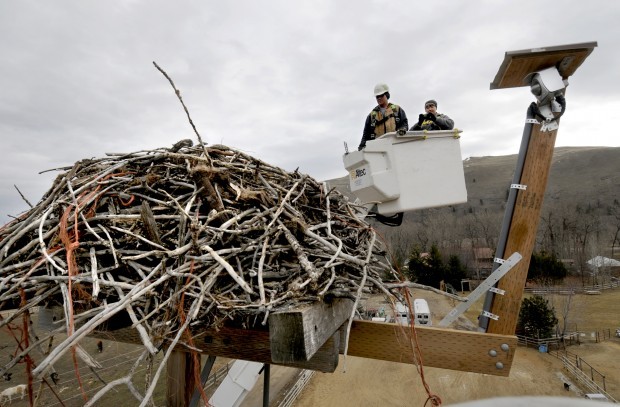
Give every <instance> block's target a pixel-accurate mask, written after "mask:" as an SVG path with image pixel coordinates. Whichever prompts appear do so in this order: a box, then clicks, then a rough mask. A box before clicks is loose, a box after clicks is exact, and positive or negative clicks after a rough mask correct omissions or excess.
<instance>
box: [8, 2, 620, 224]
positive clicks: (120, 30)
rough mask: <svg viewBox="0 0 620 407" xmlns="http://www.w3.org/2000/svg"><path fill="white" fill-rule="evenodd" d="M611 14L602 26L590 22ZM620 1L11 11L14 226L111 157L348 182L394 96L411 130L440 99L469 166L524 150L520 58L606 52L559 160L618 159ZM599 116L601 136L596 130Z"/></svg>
mask: <svg viewBox="0 0 620 407" xmlns="http://www.w3.org/2000/svg"><path fill="white" fill-rule="evenodd" d="M595 9H596V10H605V11H604V12H597V13H592V12H591V10H595ZM619 11H620V3H616V2H608V1H603V0H593V1H590V2H588V3H587V4H586V3H583V2H581V1H578V0H572V1H566V2H563V3H562V4H561V9H560V6H558V4H557V3H550V2H546V3H545V2H539V1H535V0H525V1H522V2H519V3H514V4H512V3H511V4H509V5H506V4H500V3H497V2H493V1H490V0H485V1H479V2H476V3H475V4H474V3H471V2H462V1H457V0H448V1H444V2H442V3H441V4H437V5H433V6H432V7H430V6H429V5H422V4H419V3H414V2H410V3H405V2H380V1H371V0H361V1H357V0H348V1H339V2H332V1H327V0H322V1H312V2H310V1H300V2H287V1H263V2H255V1H250V0H241V1H234V2H209V3H208V4H207V3H205V2H200V1H190V0H183V1H178V2H174V3H171V2H165V1H161V0H160V1H143V0H133V1H125V2H122V3H108V2H88V3H84V2H72V1H68V0H60V1H56V2H54V3H41V2H35V1H28V0H24V1H20V2H2V3H0V36H1V37H2V38H3V41H2V42H0V52H1V53H2V55H3V62H2V64H0V89H1V90H2V93H1V94H0V143H1V144H0V146H1V150H2V153H3V160H2V162H1V163H0V166H2V168H1V171H0V174H1V175H0V223H4V222H6V221H7V220H9V215H16V214H18V213H19V212H20V211H22V210H24V209H26V205H25V203H24V202H23V201H22V200H21V198H20V197H19V195H18V194H17V192H16V191H15V189H14V188H13V185H14V184H16V185H17V186H18V187H19V188H20V190H21V191H22V192H23V193H24V194H25V195H26V196H27V198H28V199H29V200H30V201H32V202H33V203H35V202H36V201H38V199H39V198H40V197H41V196H42V195H43V193H44V192H45V191H46V190H47V189H48V188H49V187H50V186H51V182H52V180H53V178H54V175H55V173H45V174H43V175H39V174H38V173H39V172H40V171H43V170H46V169H50V168H56V167H63V166H69V165H72V164H73V163H74V162H76V161H78V160H80V159H82V158H89V157H96V156H103V155H104V154H105V153H106V152H131V151H138V150H143V149H152V148H157V147H163V146H169V145H172V144H173V143H174V142H176V141H178V140H179V139H182V138H194V133H193V130H192V129H191V127H190V126H189V123H188V122H187V118H186V117H185V113H184V112H183V110H182V107H181V106H180V104H179V102H178V100H177V99H176V97H175V95H174V93H173V91H172V89H171V87H170V85H169V84H168V82H167V81H166V80H165V78H164V77H163V76H162V75H161V74H160V73H159V72H158V71H157V70H156V69H155V68H154V66H153V65H152V61H156V62H157V63H158V64H159V65H160V66H161V67H162V68H163V69H165V70H166V72H167V73H168V74H169V75H170V76H171V77H172V78H173V80H174V82H175V84H176V85H177V87H178V88H179V89H180V90H181V94H182V96H183V100H184V102H185V103H186V104H187V106H188V108H189V110H190V113H191V115H192V119H193V120H194V123H195V124H196V126H197V128H198V130H199V131H200V133H201V135H202V137H203V138H204V139H205V140H206V141H207V142H209V143H224V144H227V145H229V146H232V147H236V148H239V149H241V150H243V151H245V152H247V153H249V154H252V155H254V156H256V157H257V158H259V159H261V160H263V161H267V162H269V163H271V164H273V165H278V166H280V167H282V168H284V169H287V170H294V169H295V168H297V167H299V168H300V171H302V172H306V173H309V174H310V175H312V176H313V177H315V178H317V179H326V178H333V177H339V176H343V175H345V170H344V169H343V167H342V157H341V156H342V153H343V152H344V147H343V143H344V142H347V143H348V144H349V147H350V148H356V146H357V144H358V143H359V139H360V136H361V130H362V127H363V121H364V119H365V117H366V115H367V114H368V112H369V111H370V109H372V107H373V106H374V98H373V96H372V87H373V86H374V84H375V83H377V82H382V81H383V82H387V83H388V84H389V85H390V87H391V89H392V92H391V93H392V101H393V102H395V103H397V104H400V105H401V106H402V107H403V108H404V109H405V111H406V112H407V114H408V115H409V117H410V118H411V119H413V118H414V117H416V116H417V114H418V113H419V112H420V111H421V109H422V105H423V103H424V101H425V100H426V99H429V98H435V99H437V100H438V101H439V111H442V112H445V113H448V114H449V115H450V116H452V117H453V118H454V119H455V120H456V124H457V127H459V128H462V129H464V130H465V131H464V133H463V136H462V138H461V148H462V153H463V157H467V156H481V155H497V154H515V153H517V152H518V148H519V144H520V138H521V133H522V127H523V119H524V116H525V109H526V108H527V106H528V105H529V103H530V102H531V100H532V97H531V95H530V94H529V91H528V90H527V89H525V88H518V89H506V90H499V91H490V90H489V83H490V82H491V81H492V79H493V78H494V76H495V73H496V72H497V69H498V67H499V65H500V63H501V61H502V60H503V57H504V53H505V52H506V51H512V50H519V49H528V48H535V47H541V46H551V45H562V44H570V43H579V42H588V41H598V43H599V48H597V49H595V50H594V52H593V54H592V55H591V56H590V57H589V58H588V60H586V62H585V63H584V65H583V66H582V67H581V68H580V69H579V70H578V72H577V73H576V74H575V75H574V77H573V78H571V85H570V86H569V89H568V93H567V99H568V106H569V109H568V110H567V114H566V115H565V117H564V118H563V119H562V126H561V129H560V132H559V134H558V140H557V145H583V144H580V143H588V144H591V145H610V146H618V145H620V141H619V139H618V138H617V137H614V136H612V135H608V134H607V131H608V127H607V126H608V124H609V118H613V117H615V114H616V112H617V111H618V108H619V107H620V106H618V105H619V101H618V85H617V80H616V75H617V74H616V73H617V72H618V71H619V68H620V66H619V65H620V61H619V58H620V56H619V55H618V53H617V52H615V45H616V43H617V39H618V38H620V32H619V30H620V29H619V28H618V24H616V21H615V16H617V15H618V14H619ZM597 117H602V118H605V119H604V120H597V119H595V118H597Z"/></svg>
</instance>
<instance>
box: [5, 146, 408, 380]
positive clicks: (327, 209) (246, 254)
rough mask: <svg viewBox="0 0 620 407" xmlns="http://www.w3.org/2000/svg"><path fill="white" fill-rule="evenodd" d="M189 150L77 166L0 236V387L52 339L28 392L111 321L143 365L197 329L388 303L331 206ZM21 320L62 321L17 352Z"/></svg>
mask: <svg viewBox="0 0 620 407" xmlns="http://www.w3.org/2000/svg"><path fill="white" fill-rule="evenodd" d="M192 144H193V143H192V142H191V141H190V140H182V141H180V142H179V143H177V144H175V146H174V147H173V148H162V149H157V150H152V151H140V152H136V153H130V154H123V155H121V154H109V155H107V157H105V158H98V159H87V160H82V161H79V162H77V163H76V164H75V165H74V166H73V167H72V168H66V169H65V170H67V171H66V172H64V173H63V174H60V175H59V176H58V177H57V178H56V180H55V182H54V184H53V185H52V187H51V189H50V190H49V191H48V192H47V193H46V194H45V195H44V197H43V198H42V199H41V201H40V202H39V203H38V205H36V206H35V207H33V208H32V209H30V210H29V211H28V212H26V213H24V214H23V215H21V216H20V217H19V219H16V220H14V221H12V222H10V223H8V224H7V225H5V226H4V227H2V228H1V229H0V307H2V309H4V310H7V309H12V310H13V311H12V312H10V313H8V317H7V316H6V315H7V313H3V314H4V316H3V317H2V319H1V321H0V326H2V327H8V328H10V329H11V330H15V329H17V330H19V331H20V332H21V335H22V341H21V343H20V344H19V350H18V351H17V352H15V353H14V356H15V357H14V358H13V359H12V360H11V361H9V362H8V363H7V364H5V365H4V366H1V367H0V374H2V373H6V372H8V371H9V370H10V369H11V368H12V367H14V366H15V365H16V363H18V362H19V361H21V360H22V359H23V358H24V357H25V356H26V355H30V354H31V351H32V350H33V349H34V348H36V347H37V346H38V347H40V345H41V343H43V341H45V340H46V339H49V338H51V337H53V335H54V334H55V333H56V334H57V333H63V334H64V333H66V334H67V338H66V339H65V340H64V341H62V342H60V343H59V344H57V345H56V346H55V347H54V349H53V350H52V351H51V352H49V353H48V354H47V355H46V356H45V357H41V358H38V360H36V363H35V362H34V359H33V364H32V367H33V369H32V374H33V377H34V378H41V377H42V376H44V375H46V374H48V373H49V371H50V367H53V364H54V362H55V361H57V360H58V359H59V358H60V357H61V356H62V355H64V354H65V353H66V352H67V351H68V350H70V349H72V352H73V351H74V350H75V348H78V349H79V348H80V347H79V341H80V340H81V339H83V338H84V337H85V336H87V335H89V334H90V333H92V332H93V331H95V330H102V329H103V330H104V329H105V327H106V324H108V323H110V321H112V320H113V319H114V318H115V317H117V316H118V315H121V314H123V315H125V317H127V316H128V317H129V318H130V319H131V322H130V323H129V325H131V327H132V328H134V329H136V330H137V331H138V333H139V335H140V338H141V340H142V342H143V344H144V346H145V348H146V350H148V351H149V352H150V353H151V354H154V353H157V352H158V351H159V350H160V349H162V347H169V346H172V345H174V344H176V343H177V342H178V341H184V342H187V341H191V336H192V335H193V334H194V332H196V331H198V330H199V329H206V328H218V327H221V326H224V325H227V326H228V325H232V326H234V327H237V328H244V327H252V326H257V325H264V324H265V323H266V321H267V319H268V316H269V314H270V313H271V312H274V311H278V310H287V309H291V308H295V307H298V306H299V305H304V304H308V303H315V302H320V301H328V300H329V299H330V298H334V297H348V298H351V299H352V300H354V301H357V300H359V298H360V296H361V294H362V292H363V291H364V290H365V291H368V290H370V289H371V288H372V286H376V288H378V289H380V290H382V291H383V292H385V293H386V294H389V295H394V294H396V295H397V296H398V294H397V293H395V292H390V289H389V288H387V287H386V286H385V285H383V283H382V277H385V276H386V275H390V273H393V270H392V268H391V267H390V266H389V262H387V261H386V260H385V258H383V257H382V256H383V255H384V254H385V251H384V250H383V249H382V248H381V247H380V245H379V242H378V241H377V239H376V237H375V236H376V235H375V232H374V231H373V229H372V228H371V227H369V225H368V224H366V223H365V222H363V221H361V220H359V219H358V218H357V216H356V208H355V207H353V206H352V205H350V204H349V203H348V201H347V198H346V197H345V196H343V195H342V194H340V193H339V192H337V191H336V190H334V189H331V190H326V187H325V185H324V184H322V183H319V182H317V181H315V180H314V179H312V178H311V177H309V176H308V175H304V174H301V173H299V172H297V171H295V172H286V171H284V170H282V169H280V168H277V167H273V166H271V165H268V164H266V163H264V162H262V161H260V160H258V159H256V158H253V157H251V156H248V155H246V154H244V153H242V152H240V151H237V150H235V149H232V148H229V147H225V146H221V145H213V146H209V147H207V146H206V145H203V144H199V145H196V146H193V145H192ZM34 307H40V308H42V309H43V308H46V309H48V308H50V307H62V308H61V309H62V317H61V318H60V319H59V320H57V321H56V323H60V327H58V328H57V329H56V330H55V331H54V330H52V331H51V332H50V333H49V335H48V336H46V337H43V336H40V337H38V338H37V339H38V340H37V341H28V340H27V339H26V340H24V339H23V338H24V334H23V330H27V329H28V326H27V325H28V324H27V323H23V324H22V318H28V315H29V313H30V312H31V311H32V310H33V309H34ZM57 309H59V308H57ZM23 320H24V321H25V320H26V319H23ZM5 329H6V328H5ZM14 336H15V335H14ZM25 336H26V337H27V335H25ZM188 338H189V339H188ZM50 343H51V342H50ZM84 353H85V351H84V350H83V349H81V350H79V352H78V355H79V356H80V357H81V358H82V359H83V360H85V361H87V360H88V359H89V358H88V355H85V354H84ZM32 358H34V355H32ZM87 363H88V362H87Z"/></svg>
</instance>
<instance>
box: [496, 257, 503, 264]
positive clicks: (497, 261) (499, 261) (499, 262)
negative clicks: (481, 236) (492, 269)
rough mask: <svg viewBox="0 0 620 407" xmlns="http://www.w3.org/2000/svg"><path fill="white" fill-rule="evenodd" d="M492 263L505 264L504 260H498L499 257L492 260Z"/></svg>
mask: <svg viewBox="0 0 620 407" xmlns="http://www.w3.org/2000/svg"><path fill="white" fill-rule="evenodd" d="M493 263H497V264H504V263H506V260H504V259H500V258H499V257H496V258H494V259H493Z"/></svg>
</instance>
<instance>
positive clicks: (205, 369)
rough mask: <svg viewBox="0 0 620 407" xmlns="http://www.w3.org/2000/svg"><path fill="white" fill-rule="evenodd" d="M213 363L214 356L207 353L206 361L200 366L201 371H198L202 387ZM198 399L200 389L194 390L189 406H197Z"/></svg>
mask: <svg viewBox="0 0 620 407" xmlns="http://www.w3.org/2000/svg"><path fill="white" fill-rule="evenodd" d="M214 363H215V356H211V355H209V358H208V359H207V363H205V365H204V367H203V368H202V372H200V385H201V386H202V388H203V389H204V387H205V383H206V382H207V379H208V378H209V374H210V373H211V369H212V368H213V364H214ZM199 400H200V391H198V389H196V390H195V391H194V394H193V395H192V399H191V401H190V402H189V407H196V406H198V401H199Z"/></svg>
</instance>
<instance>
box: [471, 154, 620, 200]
mask: <svg viewBox="0 0 620 407" xmlns="http://www.w3.org/2000/svg"><path fill="white" fill-rule="evenodd" d="M516 164H517V155H516V154H513V155H507V156H490V157H472V158H469V159H466V160H465V161H464V162H463V166H464V169H465V182H466V184H467V193H468V205H471V206H483V205H486V206H493V205H501V204H502V203H503V202H504V201H505V200H506V195H507V188H508V187H509V185H510V183H511V182H512V179H513V176H514V171H515V167H516ZM618 198H620V148H619V147H558V148H556V149H555V151H554V154H553V161H552V166H551V172H550V174H549V181H548V184H547V193H546V195H545V200H546V201H547V200H554V201H558V200H563V201H567V202H571V203H574V204H575V205H577V204H579V205H583V206H587V205H588V204H589V203H596V201H601V202H613V200H614V199H618ZM480 200H483V204H481V203H480Z"/></svg>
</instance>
